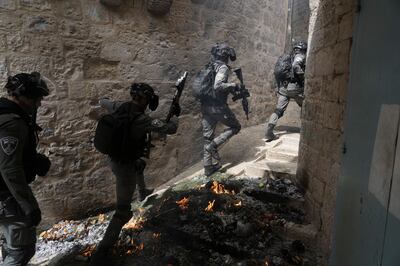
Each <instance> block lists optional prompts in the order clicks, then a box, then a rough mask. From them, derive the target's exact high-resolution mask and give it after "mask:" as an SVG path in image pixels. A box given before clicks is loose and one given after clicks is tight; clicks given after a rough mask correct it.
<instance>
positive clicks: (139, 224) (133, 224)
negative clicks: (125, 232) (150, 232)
mask: <svg viewBox="0 0 400 266" xmlns="http://www.w3.org/2000/svg"><path fill="white" fill-rule="evenodd" d="M145 221H146V219H144V218H143V217H136V218H134V217H132V218H131V219H130V220H129V222H128V223H127V224H125V225H124V227H123V228H124V229H133V230H140V229H142V228H143V224H144V222H145Z"/></svg>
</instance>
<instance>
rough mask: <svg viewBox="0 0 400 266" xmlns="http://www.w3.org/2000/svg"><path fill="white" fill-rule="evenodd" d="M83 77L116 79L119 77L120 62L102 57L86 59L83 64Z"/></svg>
mask: <svg viewBox="0 0 400 266" xmlns="http://www.w3.org/2000/svg"><path fill="white" fill-rule="evenodd" d="M83 77H84V78H85V79H102V80H104V79H108V80H114V79H116V78H117V77H118V62H117V61H107V60H103V59H100V58H92V59H86V60H85V61H84V64H83Z"/></svg>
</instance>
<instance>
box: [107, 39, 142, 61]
mask: <svg viewBox="0 0 400 266" xmlns="http://www.w3.org/2000/svg"><path fill="white" fill-rule="evenodd" d="M137 49H138V48H137V47H134V46H130V45H127V44H124V43H119V42H116V41H112V42H106V43H103V47H102V49H101V52H100V57H101V58H102V59H104V60H108V61H125V62H132V61H134V60H135V57H136V53H137Z"/></svg>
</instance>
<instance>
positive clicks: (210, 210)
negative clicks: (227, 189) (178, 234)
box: [204, 200, 215, 212]
mask: <svg viewBox="0 0 400 266" xmlns="http://www.w3.org/2000/svg"><path fill="white" fill-rule="evenodd" d="M214 203H215V200H213V201H209V202H208V206H207V207H206V208H205V209H204V210H205V211H206V212H213V211H214Z"/></svg>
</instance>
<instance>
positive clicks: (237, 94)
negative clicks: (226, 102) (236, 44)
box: [232, 68, 250, 120]
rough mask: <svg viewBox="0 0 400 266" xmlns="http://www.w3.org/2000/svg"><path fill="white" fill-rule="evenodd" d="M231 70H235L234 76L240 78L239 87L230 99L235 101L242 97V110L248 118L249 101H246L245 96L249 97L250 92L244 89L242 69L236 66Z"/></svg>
mask: <svg viewBox="0 0 400 266" xmlns="http://www.w3.org/2000/svg"><path fill="white" fill-rule="evenodd" d="M233 72H235V74H236V76H237V77H238V79H239V80H240V85H241V86H240V88H239V89H238V90H237V91H236V92H235V95H234V96H233V97H232V100H233V101H234V102H235V101H237V100H239V99H242V106H243V111H244V113H245V114H246V118H247V120H249V112H250V111H249V102H248V101H247V98H248V97H250V92H249V90H248V89H246V86H245V85H244V82H243V73H242V69H241V68H238V69H235V70H234V71H233Z"/></svg>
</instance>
